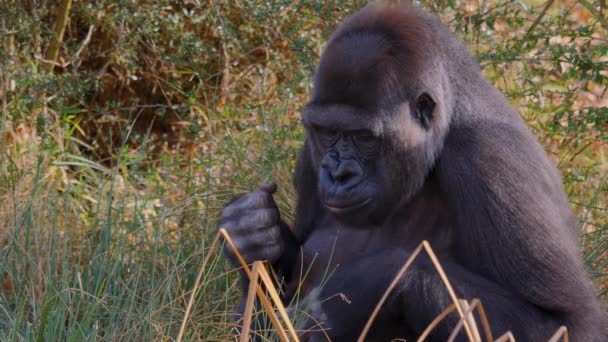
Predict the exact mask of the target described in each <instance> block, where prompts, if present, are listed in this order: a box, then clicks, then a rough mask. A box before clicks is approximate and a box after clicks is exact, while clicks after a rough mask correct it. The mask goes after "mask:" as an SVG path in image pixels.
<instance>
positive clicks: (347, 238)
mask: <svg viewBox="0 0 608 342" xmlns="http://www.w3.org/2000/svg"><path fill="white" fill-rule="evenodd" d="M398 221H399V222H398V223H395V222H387V223H386V224H385V225H383V226H370V227H364V228H362V227H358V228H351V227H347V226H345V225H343V224H340V223H338V222H336V220H335V219H334V218H333V217H332V216H331V215H329V214H328V215H325V216H324V218H323V219H322V220H320V222H319V224H318V225H317V227H316V228H315V229H313V230H312V232H311V233H310V235H308V237H307V239H306V240H305V241H304V243H303V245H302V253H301V258H300V262H299V263H298V268H300V269H301V270H302V271H303V275H302V280H303V282H302V284H301V286H302V288H303V290H308V289H310V288H312V287H316V286H318V285H319V284H320V283H322V282H323V281H324V280H327V277H329V276H330V275H331V273H332V272H333V271H334V270H335V269H336V268H337V267H342V266H348V265H349V264H350V263H356V262H357V260H359V259H360V258H364V257H366V256H368V255H372V254H375V253H378V252H382V251H384V250H386V249H388V248H398V249H404V250H413V249H414V248H415V247H416V246H417V245H418V244H419V243H420V242H421V241H422V240H428V241H429V242H430V243H431V245H432V246H433V249H434V250H435V251H436V252H440V251H445V250H447V249H448V248H449V244H450V240H451V239H450V236H449V235H446V232H450V231H451V229H449V227H446V225H447V224H448V223H447V220H446V219H445V218H444V217H443V215H442V214H441V213H435V214H434V215H428V213H425V216H424V217H419V216H418V215H411V216H410V218H409V219H403V218H399V220H398ZM404 262H405V260H404Z"/></svg>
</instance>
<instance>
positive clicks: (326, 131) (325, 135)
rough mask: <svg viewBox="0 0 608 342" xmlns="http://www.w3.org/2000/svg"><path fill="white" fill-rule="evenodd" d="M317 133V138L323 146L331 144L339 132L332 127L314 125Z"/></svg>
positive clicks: (336, 138)
mask: <svg viewBox="0 0 608 342" xmlns="http://www.w3.org/2000/svg"><path fill="white" fill-rule="evenodd" d="M316 130H317V132H318V135H319V140H320V141H321V143H322V144H323V145H325V146H331V145H333V144H334V143H335V142H336V141H337V140H338V136H339V135H340V132H339V131H338V130H337V129H335V128H332V127H316Z"/></svg>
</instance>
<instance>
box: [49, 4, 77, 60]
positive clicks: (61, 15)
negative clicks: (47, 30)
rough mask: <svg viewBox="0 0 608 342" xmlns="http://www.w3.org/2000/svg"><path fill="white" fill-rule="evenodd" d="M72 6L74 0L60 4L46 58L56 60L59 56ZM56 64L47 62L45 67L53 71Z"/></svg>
mask: <svg viewBox="0 0 608 342" xmlns="http://www.w3.org/2000/svg"><path fill="white" fill-rule="evenodd" d="M70 7H72V0H62V1H61V4H59V8H58V13H57V21H55V27H54V28H53V36H52V37H51V44H50V45H49V48H48V50H47V51H46V56H45V59H46V60H49V61H53V62H55V61H56V60H57V56H59V48H60V47H61V43H62V42H63V34H64V33H65V27H66V26H67V24H68V16H69V14H70ZM53 67H54V64H52V63H47V64H46V66H45V68H46V70H47V71H53Z"/></svg>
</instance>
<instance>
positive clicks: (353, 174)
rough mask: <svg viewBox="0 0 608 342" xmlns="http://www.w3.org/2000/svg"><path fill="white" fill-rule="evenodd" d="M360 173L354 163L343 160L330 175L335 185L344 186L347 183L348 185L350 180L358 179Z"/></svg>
mask: <svg viewBox="0 0 608 342" xmlns="http://www.w3.org/2000/svg"><path fill="white" fill-rule="evenodd" d="M360 171H361V169H360V168H359V167H358V165H357V163H356V162H355V161H353V160H344V161H342V162H341V163H340V165H338V167H337V168H336V169H335V170H333V171H331V172H330V173H331V178H333V179H334V181H335V182H336V183H341V184H342V185H346V184H347V183H350V181H351V180H354V179H356V178H358V177H357V176H359V175H361V172H360Z"/></svg>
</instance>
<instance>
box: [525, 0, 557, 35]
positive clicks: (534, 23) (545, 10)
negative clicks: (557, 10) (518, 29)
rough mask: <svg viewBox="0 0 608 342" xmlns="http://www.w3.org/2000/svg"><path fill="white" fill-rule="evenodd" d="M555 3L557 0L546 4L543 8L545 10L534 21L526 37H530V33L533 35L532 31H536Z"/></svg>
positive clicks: (550, 0)
mask: <svg viewBox="0 0 608 342" xmlns="http://www.w3.org/2000/svg"><path fill="white" fill-rule="evenodd" d="M554 2H555V0H549V1H547V3H546V4H545V7H543V10H542V11H540V14H539V15H538V17H537V18H536V19H535V20H534V22H533V23H532V25H530V28H528V31H526V36H527V35H529V34H530V33H532V30H534V29H535V28H536V25H538V23H540V21H541V20H542V19H543V17H544V16H545V14H547V11H548V10H549V7H551V5H553V3H554Z"/></svg>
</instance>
